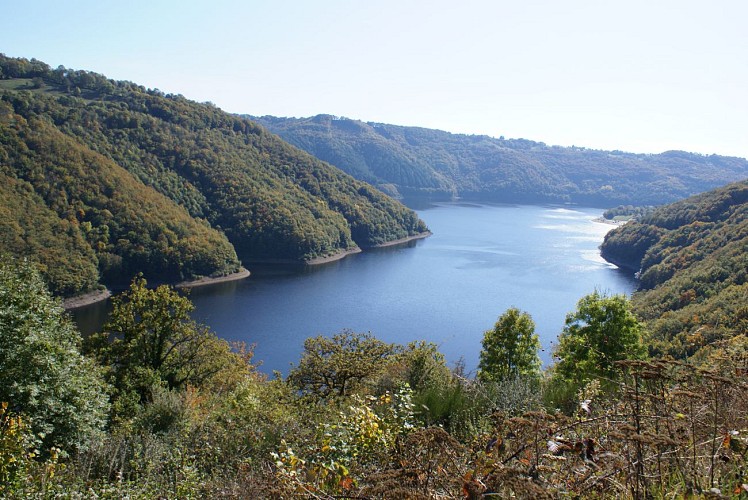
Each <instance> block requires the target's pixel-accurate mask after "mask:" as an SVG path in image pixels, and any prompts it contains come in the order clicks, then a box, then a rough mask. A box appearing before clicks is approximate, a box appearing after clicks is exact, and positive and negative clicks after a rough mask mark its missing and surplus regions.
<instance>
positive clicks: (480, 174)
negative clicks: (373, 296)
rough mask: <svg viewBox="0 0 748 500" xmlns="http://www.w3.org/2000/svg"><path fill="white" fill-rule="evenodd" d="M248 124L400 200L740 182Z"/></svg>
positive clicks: (468, 143) (596, 159) (649, 166)
mask: <svg viewBox="0 0 748 500" xmlns="http://www.w3.org/2000/svg"><path fill="white" fill-rule="evenodd" d="M251 118H252V120H255V121H257V122H258V123H260V124H262V125H264V126H265V127H267V128H268V129H269V130H270V131H271V132H275V133H276V134H278V135H280V136H281V137H283V138H284V139H285V140H287V141H288V142H290V143H291V144H293V145H295V146H298V147H300V148H301V149H304V150H306V151H308V152H310V153H311V154H313V155H314V156H316V157H318V158H321V159H322V160H325V161H327V162H330V163H331V164H333V165H335V166H337V167H338V168H340V169H342V170H344V171H346V172H348V173H349V174H351V175H353V176H354V177H356V178H358V179H362V180H365V181H367V182H369V183H371V184H373V185H375V186H377V187H379V188H380V189H382V190H383V191H385V192H387V193H388V194H391V195H393V196H401V197H404V198H406V199H407V198H411V197H430V198H435V199H451V198H454V197H456V196H458V197H461V198H465V199H473V200H481V201H499V202H520V203H537V202H573V203H580V204H585V205H592V206H599V207H612V206H616V205H629V204H633V205H660V204H663V203H668V202H672V201H676V200H679V199H682V198H685V197H687V196H690V195H693V194H696V193H700V192H703V191H706V190H708V189H712V188H715V187H718V186H722V185H725V184H727V183H728V182H734V181H738V180H741V179H744V178H745V177H748V161H746V160H745V159H742V158H732V157H725V156H718V155H709V156H702V155H698V154H690V153H685V152H683V151H668V152H665V153H662V154H656V155H649V154H633V153H625V152H622V151H598V150H591V149H586V148H583V147H568V148H567V147H559V146H547V145H545V144H543V143H540V142H534V141H530V140H526V139H504V138H503V137H501V138H499V139H496V138H492V137H488V136H483V135H461V134H450V133H448V132H442V131H440V130H431V129H425V128H418V127H401V126H396V125H387V124H382V123H364V122H361V121H357V120H351V119H348V118H339V117H334V116H330V115H318V116H315V117H311V118H277V117H272V116H263V117H251Z"/></svg>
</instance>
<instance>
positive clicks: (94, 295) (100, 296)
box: [62, 268, 250, 311]
mask: <svg viewBox="0 0 748 500" xmlns="http://www.w3.org/2000/svg"><path fill="white" fill-rule="evenodd" d="M249 275H250V272H249V271H248V270H246V269H244V268H241V269H240V270H239V271H237V272H235V273H232V274H227V275H225V276H216V277H215V278H211V277H204V278H199V279H196V280H192V281H182V282H180V283H177V284H176V285H174V288H195V287H198V286H205V285H213V284H215V283H225V282H227V281H236V280H242V279H245V278H247V277H249ZM111 296H112V292H111V290H109V289H104V290H96V291H95V292H89V293H84V294H82V295H76V296H75V297H69V298H66V299H62V307H63V308H64V309H65V310H66V311H72V310H75V309H80V308H81V307H86V306H90V305H91V304H95V303H97V302H101V301H102V300H106V299H108V298H109V297H111Z"/></svg>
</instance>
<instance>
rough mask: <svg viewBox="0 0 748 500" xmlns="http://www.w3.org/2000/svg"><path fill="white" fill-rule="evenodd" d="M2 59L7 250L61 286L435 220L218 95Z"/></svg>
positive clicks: (261, 257)
mask: <svg viewBox="0 0 748 500" xmlns="http://www.w3.org/2000/svg"><path fill="white" fill-rule="evenodd" d="M0 68H2V69H3V72H2V78H0V215H3V216H4V217H1V218H0V229H2V231H0V245H1V246H0V250H4V251H6V252H8V253H11V254H13V255H17V256H21V255H26V256H29V257H30V258H31V259H32V260H33V261H34V262H35V263H36V264H37V267H38V268H39V269H40V270H41V271H42V272H43V275H44V277H45V279H46V280H47V281H48V282H49V283H50V285H51V287H52V289H53V291H54V293H55V294H59V295H66V296H67V295H74V294H77V293H81V292H85V291H89V290H92V289H94V288H95V287H96V286H97V284H98V283H104V284H106V285H126V284H127V283H128V282H129V280H130V279H131V278H132V276H133V275H135V274H136V273H137V272H142V273H143V274H144V276H145V277H146V278H148V279H152V280H153V279H155V280H158V281H167V282H176V281H181V280H185V279H193V278H198V277H202V276H212V275H223V274H228V273H231V272H234V271H236V270H238V269H239V259H241V260H242V261H244V262H245V263H246V264H250V263H252V262H258V261H273V262H277V261H286V262H305V261H309V260H312V259H314V258H317V257H328V256H331V255H335V254H340V253H343V252H346V251H349V250H352V249H355V248H357V247H360V248H366V247H372V246H376V245H379V244H382V243H385V242H388V241H392V240H397V239H400V238H405V237H409V236H414V235H419V234H423V233H425V232H426V226H425V224H424V223H423V221H421V220H420V219H419V218H418V216H417V215H416V214H415V212H413V211H412V210H409V209H407V208H406V207H404V206H403V205H401V204H400V203H398V202H396V201H394V200H392V199H390V198H388V197H387V196H386V195H384V194H383V193H382V192H380V191H378V190H376V189H374V188H372V187H371V186H369V185H367V184H365V183H363V182H360V181H357V180H355V179H353V178H352V177H350V176H348V175H346V174H344V173H343V172H341V171H339V170H338V169H336V168H334V167H331V166H330V165H327V164H325V163H323V162H321V161H319V160H317V159H315V158H313V157H311V156H310V155H309V154H307V153H305V152H303V151H301V150H299V149H296V148H294V147H293V146H291V145H289V144H287V143H285V142H284V141H282V140H281V139H280V138H278V137H277V136H275V135H273V134H271V133H268V132H267V131H266V130H264V129H263V128H262V127H260V126H258V125H256V124H255V123H252V122H250V121H249V120H246V119H242V118H239V117H236V116H233V115H230V114H228V113H225V112H223V111H221V110H219V109H217V108H216V107H215V106H211V105H208V104H199V103H196V102H193V101H189V100H188V99H185V98H184V97H183V96H179V95H165V94H164V93H162V92H160V91H158V90H148V89H145V88H143V87H141V86H138V85H135V84H133V83H130V82H116V81H113V80H109V79H107V78H105V77H104V76H102V75H97V74H95V73H90V72H81V71H72V70H68V69H65V68H64V67H60V68H57V69H55V70H52V69H50V68H49V67H48V66H47V65H45V64H43V63H39V64H37V63H32V62H30V61H27V60H24V59H13V58H8V57H5V56H2V55H0ZM33 78H41V79H42V80H43V81H44V85H43V86H42V87H39V86H36V85H34V83H33V82H32V79H33ZM76 89H77V91H76ZM19 205H20V206H24V207H28V208H27V209H26V210H25V211H20V210H18V209H17V207H18V206H19ZM32 217H33V219H32ZM37 220H38V223H37Z"/></svg>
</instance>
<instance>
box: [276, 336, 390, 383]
mask: <svg viewBox="0 0 748 500" xmlns="http://www.w3.org/2000/svg"><path fill="white" fill-rule="evenodd" d="M395 353H396V348H395V346H394V345H393V344H387V343H385V342H382V341H381V340H379V339H377V338H375V337H374V336H373V335H372V334H371V333H356V332H353V331H350V330H344V331H343V332H341V333H338V334H336V335H334V336H332V337H324V336H322V335H319V336H317V337H311V338H308V339H306V340H305V341H304V352H303V354H302V355H301V360H300V361H299V366H297V367H295V368H293V369H292V370H291V373H290V374H289V375H288V380H289V381H290V382H291V383H292V384H293V385H294V386H296V387H298V388H299V389H301V390H302V391H304V392H306V393H309V394H314V395H317V396H320V397H327V396H331V395H337V396H346V395H348V394H350V393H351V391H353V390H354V389H356V388H357V387H358V386H360V385H361V383H362V382H363V381H365V380H374V379H375V378H376V377H377V375H379V374H380V373H381V372H382V370H383V369H384V367H385V365H386V363H385V362H386V361H387V360H388V358H390V357H391V356H393V355H394V354H395Z"/></svg>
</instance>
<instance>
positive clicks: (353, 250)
mask: <svg viewBox="0 0 748 500" xmlns="http://www.w3.org/2000/svg"><path fill="white" fill-rule="evenodd" d="M361 252H362V250H361V249H360V248H359V247H355V248H351V249H350V250H344V251H342V252H338V253H336V254H333V255H328V256H327V257H315V258H313V259H309V260H307V261H304V265H307V266H318V265H320V264H327V263H329V262H335V261H336V260H341V259H345V258H346V257H348V256H349V255H353V254H357V253H361Z"/></svg>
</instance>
